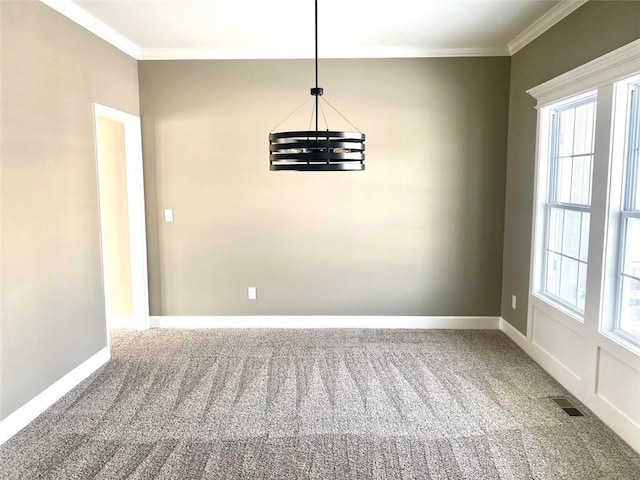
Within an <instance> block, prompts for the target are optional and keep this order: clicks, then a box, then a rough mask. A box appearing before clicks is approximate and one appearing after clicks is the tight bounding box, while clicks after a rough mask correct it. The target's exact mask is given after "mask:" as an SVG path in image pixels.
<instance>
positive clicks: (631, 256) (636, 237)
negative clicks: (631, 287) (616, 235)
mask: <svg viewBox="0 0 640 480" xmlns="http://www.w3.org/2000/svg"><path fill="white" fill-rule="evenodd" d="M622 271H623V273H626V274H627V275H631V276H634V277H637V278H640V218H627V228H626V235H625V239H624V261H623V265H622Z"/></svg>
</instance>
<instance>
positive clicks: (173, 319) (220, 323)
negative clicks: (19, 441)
mask: <svg viewBox="0 0 640 480" xmlns="http://www.w3.org/2000/svg"><path fill="white" fill-rule="evenodd" d="M498 321H499V317H418V316H412V317H409V316H355V315H354V316H350V315H347V316H339V315H335V316H333V315H320V316H313V315H310V316H306V315H274V316H271V315H256V316H242V315H238V316H156V317H153V316H152V317H151V322H150V323H151V327H152V328H188V329H193V328H414V329H421V328H422V329H432V328H441V329H467V330H471V329H482V330H486V329H490V330H496V329H498Z"/></svg>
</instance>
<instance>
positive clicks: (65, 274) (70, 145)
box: [0, 1, 139, 419]
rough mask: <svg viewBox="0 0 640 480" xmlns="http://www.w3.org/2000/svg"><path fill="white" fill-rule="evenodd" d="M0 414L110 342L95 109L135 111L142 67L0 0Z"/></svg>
mask: <svg viewBox="0 0 640 480" xmlns="http://www.w3.org/2000/svg"><path fill="white" fill-rule="evenodd" d="M0 21H1V24H0V28H1V47H0V48H1V50H0V59H1V60H0V61H1V66H0V68H1V70H0V77H1V79H2V85H1V106H2V112H1V126H2V133H1V143H2V147H1V148H2V150H1V158H0V162H1V163H0V165H1V186H2V190H1V195H2V196H1V199H2V213H1V222H2V223H1V227H2V233H1V235H2V236H1V240H2V243H1V249H2V250H1V257H2V259H1V262H2V264H1V272H2V286H1V292H2V305H1V307H2V317H1V319H0V419H3V418H5V417H7V416H8V415H9V414H11V413H12V412H13V411H15V410H16V409H17V408H19V407H20V406H21V405H23V404H24V403H26V402H27V401H28V400H31V399H32V398H33V397H35V396H36V395H37V394H39V393H40V392H42V391H43V390H44V389H46V388H47V387H49V386H50V385H52V384H53V383H54V382H56V381H57V380H58V379H60V378H61V377H62V376H64V375H65V374H66V373H68V372H69V371H71V370H72V369H73V368H75V367H77V366H78V365H79V364H81V363H82V362H83V361H85V360H87V359H88V358H89V357H91V356H92V355H93V354H95V353H96V352H98V351H99V350H101V349H102V348H104V347H105V346H106V335H105V310H104V296H103V292H102V274H101V266H100V230H99V211H98V191H97V178H96V158H95V142H94V127H93V125H94V120H93V103H94V102H98V103H102V104H105V105H109V106H111V107H114V108H118V109H120V110H124V111H127V112H130V113H134V114H137V113H138V112H139V109H138V107H139V104H138V76H137V66H136V61H135V60H133V59H131V58H129V57H128V56H126V55H124V54H123V53H121V52H119V51H118V50H116V49H115V48H114V47H112V46H110V45H108V44H106V43H105V42H103V41H102V40H100V39H98V38H97V37H95V36H94V35H92V34H90V33H88V32H87V31H86V30H84V29H83V28H81V27H79V26H78V25H76V24H74V23H72V22H71V21H70V20H67V19H66V18H64V17H62V16H61V15H59V14H58V13H56V12H54V11H53V10H51V9H50V8H49V7H46V6H44V5H43V4H41V3H39V2H6V1H2V2H0Z"/></svg>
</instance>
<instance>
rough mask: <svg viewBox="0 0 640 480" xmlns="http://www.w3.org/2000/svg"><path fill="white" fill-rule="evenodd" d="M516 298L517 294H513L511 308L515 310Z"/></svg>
mask: <svg viewBox="0 0 640 480" xmlns="http://www.w3.org/2000/svg"><path fill="white" fill-rule="evenodd" d="M516 300H517V299H516V296H515V295H511V308H513V309H514V310H515V309H516Z"/></svg>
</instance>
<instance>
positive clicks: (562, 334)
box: [521, 39, 640, 452]
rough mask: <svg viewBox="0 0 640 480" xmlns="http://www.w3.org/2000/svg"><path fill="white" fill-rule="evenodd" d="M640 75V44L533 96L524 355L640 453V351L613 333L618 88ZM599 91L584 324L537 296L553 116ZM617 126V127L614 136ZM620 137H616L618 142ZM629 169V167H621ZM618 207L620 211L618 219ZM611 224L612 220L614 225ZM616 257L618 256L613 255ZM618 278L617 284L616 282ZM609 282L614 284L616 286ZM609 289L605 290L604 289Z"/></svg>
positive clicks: (618, 174)
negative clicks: (565, 105) (552, 112)
mask: <svg viewBox="0 0 640 480" xmlns="http://www.w3.org/2000/svg"><path fill="white" fill-rule="evenodd" d="M636 74H640V39H639V40H636V41H634V42H632V43H630V44H628V45H625V46H623V47H621V48H619V49H617V50H615V51H613V52H611V53H608V54H606V55H604V56H602V57H600V58H597V59H595V60H593V61H591V62H589V63H587V64H585V65H583V66H580V67H577V68H576V69H574V70H571V71H570V72H567V73H564V74H562V75H560V76H558V77H556V78H554V79H551V80H549V81H547V82H545V83H543V84H541V85H539V86H537V87H534V88H532V89H530V90H528V93H529V94H530V95H532V96H533V97H534V98H535V99H536V109H537V110H538V130H537V138H536V163H535V175H534V182H535V183H534V195H535V197H534V199H533V200H534V203H533V225H532V227H533V228H532V239H531V258H530V262H531V263H530V279H529V280H530V289H529V306H528V312H527V320H528V322H527V336H526V339H523V340H521V342H523V343H522V345H524V347H523V348H525V350H527V352H529V353H530V355H531V356H532V357H533V358H534V359H535V360H536V361H537V362H538V363H539V364H540V365H542V366H543V368H545V370H547V371H548V372H550V373H551V374H552V375H553V376H554V377H555V378H556V379H557V380H558V381H559V382H560V383H561V384H563V385H564V386H565V387H566V388H568V389H569V390H570V391H571V392H572V393H573V394H574V395H575V396H576V397H578V398H579V399H580V400H581V401H582V402H583V403H584V404H585V405H586V406H587V407H588V408H590V409H591V410H592V411H593V412H594V413H595V414H596V415H598V416H599V417H600V418H601V419H602V420H603V421H604V422H605V423H606V424H607V425H609V426H610V427H611V428H612V429H613V430H614V431H615V432H616V433H618V434H619V435H620V436H621V437H622V438H623V439H625V440H626V441H627V442H628V443H629V444H630V445H631V446H632V447H633V448H634V449H636V451H638V452H640V388H638V386H640V347H639V346H638V345H635V344H632V343H631V342H628V341H625V339H624V338H623V337H622V336H621V335H616V332H615V331H614V330H613V329H612V325H611V322H610V321H609V323H607V321H608V320H610V319H611V318H613V317H612V316H611V312H610V308H611V305H613V304H612V301H611V294H610V293H608V292H610V290H611V285H613V287H614V293H613V295H614V298H615V299H616V300H617V296H616V295H617V276H618V266H619V263H618V250H619V241H618V232H619V228H617V227H618V224H617V223H615V222H616V221H615V218H619V207H620V205H619V204H618V205H616V202H619V201H620V198H621V197H620V195H621V185H617V183H621V182H618V179H621V178H622V177H621V173H622V168H623V167H622V166H620V165H619V163H621V162H620V161H619V158H624V157H623V156H622V157H620V149H621V148H622V149H623V150H624V141H623V142H622V145H623V146H622V147H621V146H620V145H621V144H620V142H619V139H618V138H617V137H618V136H619V135H620V133H619V132H620V124H619V122H620V121H621V120H620V118H618V117H619V116H616V115H613V114H614V113H615V112H616V111H619V106H618V105H619V96H618V95H616V92H615V84H616V83H618V82H621V81H623V80H625V79H628V78H631V77H635V75H636ZM594 90H596V91H597V107H596V108H597V111H596V137H595V152H594V153H595V156H594V165H593V174H592V175H593V176H592V193H591V222H590V233H589V255H588V274H587V275H588V277H587V291H586V295H587V299H586V304H585V310H584V323H581V322H580V321H579V318H576V315H575V314H574V313H573V312H570V311H567V310H563V309H562V308H559V307H558V306H557V305H556V304H554V303H551V302H550V301H549V300H546V299H545V297H543V296H542V295H540V294H538V293H537V292H540V291H541V289H540V281H541V271H542V270H541V266H542V265H541V258H542V257H543V255H541V253H543V249H544V241H545V238H544V220H545V215H544V203H545V202H546V199H547V189H548V185H547V181H546V179H547V178H548V167H549V165H548V153H549V148H550V140H551V139H550V138H549V135H548V132H549V131H550V130H549V128H550V120H551V119H550V115H548V114H547V115H545V110H546V111H547V113H549V109H547V108H546V107H551V106H556V105H561V104H562V103H563V102H568V101H571V100H574V99H575V98H576V97H577V96H579V95H583V94H585V93H587V92H592V91H594ZM613 127H616V128H615V129H614V128H613ZM614 133H615V135H614ZM622 163H624V162H622ZM616 208H617V209H618V212H617V213H616ZM612 219H613V220H614V221H612ZM612 252H613V253H612ZM611 275H613V277H612V276H611ZM611 278H614V279H615V281H613V283H612V282H611ZM605 287H606V288H605Z"/></svg>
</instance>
